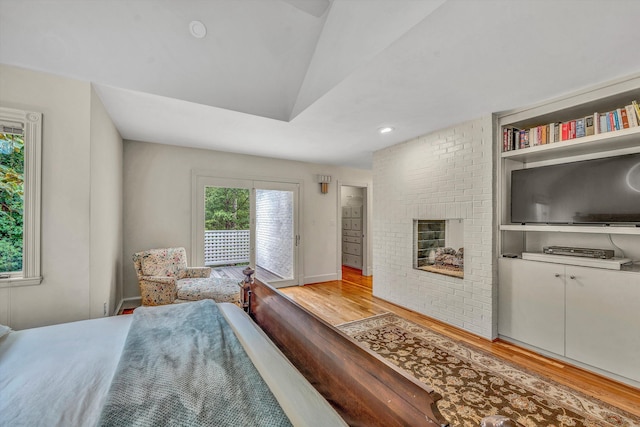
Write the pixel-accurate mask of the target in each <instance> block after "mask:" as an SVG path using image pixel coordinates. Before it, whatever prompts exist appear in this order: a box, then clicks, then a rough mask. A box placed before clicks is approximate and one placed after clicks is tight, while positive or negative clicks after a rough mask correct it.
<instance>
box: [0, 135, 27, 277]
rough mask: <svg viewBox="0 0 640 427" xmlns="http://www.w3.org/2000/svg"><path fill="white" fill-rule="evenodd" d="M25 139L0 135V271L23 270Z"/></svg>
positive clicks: (17, 136)
mask: <svg viewBox="0 0 640 427" xmlns="http://www.w3.org/2000/svg"><path fill="white" fill-rule="evenodd" d="M23 214H24V139H23V138H22V136H19V135H10V134H2V133H0V272H12V271H21V270H22V241H23V239H22V230H23Z"/></svg>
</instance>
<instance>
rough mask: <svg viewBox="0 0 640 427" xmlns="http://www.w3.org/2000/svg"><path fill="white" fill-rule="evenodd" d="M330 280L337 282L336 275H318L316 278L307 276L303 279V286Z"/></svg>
mask: <svg viewBox="0 0 640 427" xmlns="http://www.w3.org/2000/svg"><path fill="white" fill-rule="evenodd" d="M331 280H338V275H337V274H336V273H330V274H320V275H318V276H307V277H305V278H304V283H303V285H310V284H311V283H320V282H330V281H331Z"/></svg>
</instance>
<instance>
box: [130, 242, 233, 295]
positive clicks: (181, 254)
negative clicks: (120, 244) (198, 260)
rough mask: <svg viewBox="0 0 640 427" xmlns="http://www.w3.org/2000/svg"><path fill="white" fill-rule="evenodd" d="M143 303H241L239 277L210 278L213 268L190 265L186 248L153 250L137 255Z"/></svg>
mask: <svg viewBox="0 0 640 427" xmlns="http://www.w3.org/2000/svg"><path fill="white" fill-rule="evenodd" d="M133 263H134V266H135V269H136V273H137V274H138V283H139V285H140V295H141V296H142V305H163V304H171V303H174V302H185V301H195V300H199V299H213V300H215V301H216V302H237V301H238V299H239V293H240V287H239V286H238V284H237V282H238V281H237V280H234V279H220V278H213V277H209V276H210V275H211V268H210V267H187V253H186V251H185V249H184V248H166V249H150V250H148V251H143V252H138V253H136V254H134V255H133Z"/></svg>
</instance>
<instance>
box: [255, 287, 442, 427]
mask: <svg viewBox="0 0 640 427" xmlns="http://www.w3.org/2000/svg"><path fill="white" fill-rule="evenodd" d="M249 286H250V289H251V294H250V307H249V312H250V315H251V317H252V318H253V319H254V321H255V322H256V323H257V324H258V325H260V327H261V328H262V329H263V330H264V331H265V333H266V334H267V335H268V336H269V338H271V340H272V341H273V342H274V343H275V344H276V345H277V346H278V347H279V348H280V350H281V351H282V352H283V353H284V355H285V356H286V357H287V358H288V359H289V360H290V361H291V363H293V364H294V365H295V366H296V368H298V370H299V371H300V372H301V373H302V374H303V375H304V376H305V377H306V378H307V380H308V381H309V382H310V383H311V384H313V386H314V387H315V388H316V389H317V390H318V391H319V392H320V393H321V394H322V395H323V396H324V398H325V399H327V400H328V401H329V403H331V405H332V406H333V407H334V408H335V409H336V411H338V413H339V414H340V415H341V416H342V417H343V418H344V420H345V421H346V422H347V423H348V424H349V425H352V426H384V427H391V426H415V427H418V426H429V427H443V426H448V425H449V424H448V423H447V422H446V421H445V420H444V418H443V417H442V415H441V414H440V412H439V411H438V409H437V407H436V401H437V400H439V399H440V396H439V395H438V394H437V393H435V392H434V391H433V390H430V389H429V388H428V387H427V386H426V385H425V384H423V383H421V382H419V381H418V380H416V379H415V378H414V377H412V376H409V375H407V374H405V373H404V372H402V371H401V370H400V369H399V368H398V367H396V366H394V365H392V364H391V363H389V362H387V361H386V360H384V359H383V358H382V357H380V356H379V355H377V354H375V353H374V352H372V351H370V350H368V349H365V348H363V347H361V346H359V345H358V344H357V343H356V342H355V341H353V340H352V339H351V338H350V337H349V336H347V335H346V334H344V333H342V332H341V331H339V330H338V329H336V328H335V327H333V326H331V325H330V324H329V323H327V322H325V321H324V320H322V319H320V318H319V317H317V316H316V315H314V314H313V313H310V312H309V311H308V310H306V309H305V308H303V307H302V306H300V305H299V304H297V303H296V302H295V301H293V300H292V299H290V298H289V297H287V296H286V295H284V294H282V293H281V292H278V291H277V290H276V289H274V288H273V287H271V286H270V285H268V284H265V283H262V282H260V281H259V280H257V279H256V280H255V281H254V283H251V284H250V285H249Z"/></svg>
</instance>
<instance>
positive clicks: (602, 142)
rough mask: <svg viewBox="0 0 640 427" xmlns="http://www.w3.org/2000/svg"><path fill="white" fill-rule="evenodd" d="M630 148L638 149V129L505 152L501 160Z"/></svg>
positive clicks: (639, 132)
mask: <svg viewBox="0 0 640 427" xmlns="http://www.w3.org/2000/svg"><path fill="white" fill-rule="evenodd" d="M631 147H640V127H634V128H629V129H622V130H617V131H613V132H606V133H601V134H598V135H590V136H584V137H582V138H576V139H571V140H568V141H560V142H554V143H551V144H544V145H536V146H535V147H529V148H521V149H519V150H513V151H505V152H503V153H502V154H501V156H502V158H503V159H511V160H517V161H519V162H525V163H528V162H539V161H543V160H552V159H557V158H561V157H568V156H578V155H581V154H593V153H601V152H605V151H612V150H618V149H623V148H631Z"/></svg>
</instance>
